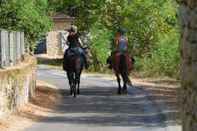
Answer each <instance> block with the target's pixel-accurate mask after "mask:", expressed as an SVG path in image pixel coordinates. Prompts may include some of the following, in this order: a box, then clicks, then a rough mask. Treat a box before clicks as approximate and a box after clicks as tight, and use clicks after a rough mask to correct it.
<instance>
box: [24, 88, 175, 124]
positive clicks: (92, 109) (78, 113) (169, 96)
mask: <svg viewBox="0 0 197 131" xmlns="http://www.w3.org/2000/svg"><path fill="white" fill-rule="evenodd" d="M135 88H139V90H138V91H137V92H134V89H132V88H130V92H131V93H130V94H129V95H117V94H116V91H117V90H116V88H115V87H102V86H95V87H92V86H86V87H85V88H82V89H81V95H79V96H78V97H77V98H73V97H71V96H69V90H62V91H61V94H62V95H63V97H62V102H61V103H60V104H58V106H57V108H56V109H54V115H53V116H49V117H44V119H43V120H42V121H43V122H46V123H65V124H66V123H67V124H82V125H84V124H89V125H91V124H92V125H98V126H128V127H129V126H145V127H146V126H148V127H154V126H157V127H158V126H159V127H164V126H165V125H166V124H168V125H176V124H177V121H178V118H177V106H176V105H177V101H176V89H166V88H164V89H162V88H161V87H160V88H156V87H151V86H145V85H143V88H141V86H140V87H135ZM132 91H133V93H132ZM144 92H146V93H147V94H146V95H144ZM147 96H148V97H147ZM40 106H42V104H41V105H40ZM43 106H44V105H43ZM45 108H47V107H46V106H45ZM48 108H49V107H48ZM28 116H29V114H28Z"/></svg>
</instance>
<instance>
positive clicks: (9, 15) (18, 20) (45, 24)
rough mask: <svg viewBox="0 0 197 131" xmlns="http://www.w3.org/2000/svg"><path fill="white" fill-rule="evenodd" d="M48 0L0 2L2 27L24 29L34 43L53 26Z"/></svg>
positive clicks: (0, 25)
mask: <svg viewBox="0 0 197 131" xmlns="http://www.w3.org/2000/svg"><path fill="white" fill-rule="evenodd" d="M47 8H48V4H47V0H9V1H4V2H2V3H1V4H0V28H4V29H8V30H17V31H24V32H25V36H26V39H27V41H28V43H30V46H31V47H34V43H35V41H36V40H38V39H39V38H40V37H42V36H43V35H45V33H46V32H47V31H48V30H49V29H50V27H51V25H52V24H51V20H50V19H49V17H48V16H47Z"/></svg>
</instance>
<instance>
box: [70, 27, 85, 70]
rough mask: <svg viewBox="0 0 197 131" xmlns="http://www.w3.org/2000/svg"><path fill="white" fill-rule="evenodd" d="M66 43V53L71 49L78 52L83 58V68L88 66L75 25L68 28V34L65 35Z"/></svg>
mask: <svg viewBox="0 0 197 131" xmlns="http://www.w3.org/2000/svg"><path fill="white" fill-rule="evenodd" d="M67 45H68V46H69V47H68V49H67V50H66V54H67V55H68V54H69V51H73V52H74V53H76V54H79V55H81V56H82V58H83V59H84V63H85V68H88V63H87V58H86V54H85V52H84V50H83V49H82V45H81V42H80V39H79V33H78V32H77V27H75V26H72V27H71V29H70V30H69V35H68V37H67Z"/></svg>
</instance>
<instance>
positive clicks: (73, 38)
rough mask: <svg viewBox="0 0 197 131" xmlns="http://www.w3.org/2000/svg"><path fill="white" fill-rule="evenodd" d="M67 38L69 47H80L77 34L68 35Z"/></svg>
mask: <svg viewBox="0 0 197 131" xmlns="http://www.w3.org/2000/svg"><path fill="white" fill-rule="evenodd" d="M67 40H68V42H69V48H75V47H80V42H79V35H78V34H74V35H69V36H68V38H67Z"/></svg>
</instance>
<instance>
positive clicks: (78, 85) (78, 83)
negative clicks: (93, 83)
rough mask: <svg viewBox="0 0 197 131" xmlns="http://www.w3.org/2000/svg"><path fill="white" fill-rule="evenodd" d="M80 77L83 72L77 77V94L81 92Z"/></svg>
mask: <svg viewBox="0 0 197 131" xmlns="http://www.w3.org/2000/svg"><path fill="white" fill-rule="evenodd" d="M80 77H81V72H80V73H79V75H78V78H77V94H80V90H79V87H80Z"/></svg>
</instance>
